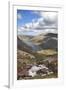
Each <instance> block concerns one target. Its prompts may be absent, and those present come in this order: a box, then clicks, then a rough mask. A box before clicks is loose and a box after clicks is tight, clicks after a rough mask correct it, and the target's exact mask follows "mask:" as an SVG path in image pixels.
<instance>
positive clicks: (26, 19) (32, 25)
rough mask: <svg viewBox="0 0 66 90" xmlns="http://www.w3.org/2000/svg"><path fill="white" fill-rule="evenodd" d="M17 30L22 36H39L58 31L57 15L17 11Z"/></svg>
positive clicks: (53, 13) (54, 13)
mask: <svg viewBox="0 0 66 90" xmlns="http://www.w3.org/2000/svg"><path fill="white" fill-rule="evenodd" d="M17 30H18V34H22V35H38V34H41V33H45V32H56V31H57V13H56V12H44V11H34V10H17Z"/></svg>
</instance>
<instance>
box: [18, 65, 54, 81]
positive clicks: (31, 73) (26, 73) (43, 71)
mask: <svg viewBox="0 0 66 90" xmlns="http://www.w3.org/2000/svg"><path fill="white" fill-rule="evenodd" d="M50 74H53V71H52V70H50V69H49V68H48V67H46V66H45V65H44V64H39V65H27V66H26V67H25V68H24V69H21V70H20V71H19V72H18V80H19V79H20V78H21V79H30V78H34V77H36V76H41V77H42V76H46V75H50Z"/></svg>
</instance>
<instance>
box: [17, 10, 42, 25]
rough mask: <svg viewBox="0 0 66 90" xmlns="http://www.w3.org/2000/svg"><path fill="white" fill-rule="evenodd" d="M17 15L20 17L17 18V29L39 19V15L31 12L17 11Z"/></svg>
mask: <svg viewBox="0 0 66 90" xmlns="http://www.w3.org/2000/svg"><path fill="white" fill-rule="evenodd" d="M17 15H20V17H21V18H19V17H18V16H17V25H18V27H20V26H22V25H25V24H27V23H30V22H32V20H34V19H35V20H37V19H38V18H40V15H38V14H37V13H33V11H32V10H17Z"/></svg>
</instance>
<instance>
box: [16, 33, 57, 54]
mask: <svg viewBox="0 0 66 90" xmlns="http://www.w3.org/2000/svg"><path fill="white" fill-rule="evenodd" d="M57 38H58V35H57V34H55V33H47V34H45V35H44V34H41V35H38V36H32V37H31V36H19V35H18V36H17V47H18V49H19V50H23V51H26V52H29V53H33V52H37V51H40V50H44V49H54V50H56V51H57V50H58V39H57Z"/></svg>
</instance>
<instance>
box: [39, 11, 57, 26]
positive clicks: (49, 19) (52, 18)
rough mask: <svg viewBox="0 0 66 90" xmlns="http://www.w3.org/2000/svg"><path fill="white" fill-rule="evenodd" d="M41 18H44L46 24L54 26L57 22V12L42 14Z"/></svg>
mask: <svg viewBox="0 0 66 90" xmlns="http://www.w3.org/2000/svg"><path fill="white" fill-rule="evenodd" d="M41 16H42V17H43V18H44V21H45V23H48V24H53V23H56V21H57V13H56V12H41Z"/></svg>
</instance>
